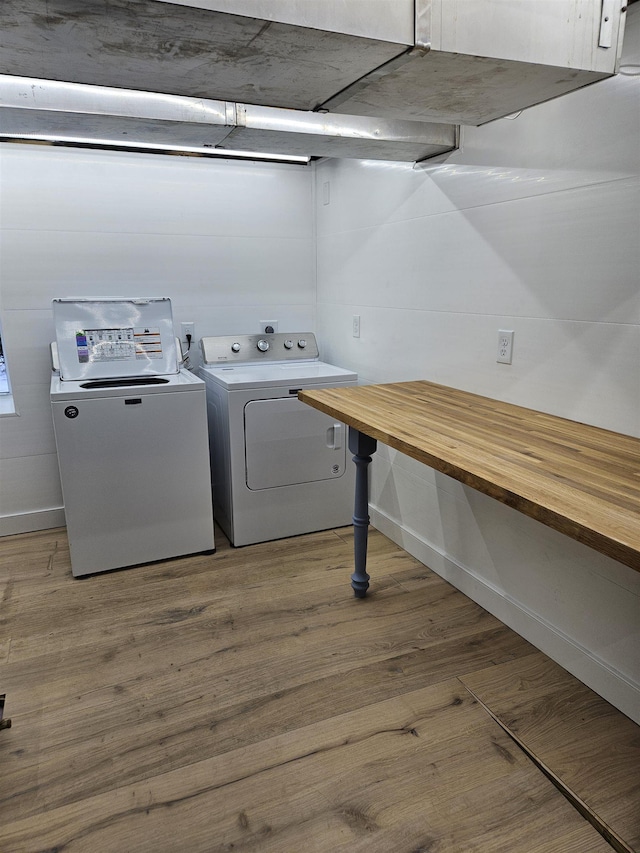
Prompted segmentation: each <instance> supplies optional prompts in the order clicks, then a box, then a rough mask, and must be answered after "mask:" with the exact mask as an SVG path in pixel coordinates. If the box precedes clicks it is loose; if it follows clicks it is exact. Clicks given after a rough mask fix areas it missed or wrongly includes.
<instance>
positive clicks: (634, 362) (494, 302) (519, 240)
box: [316, 7, 640, 722]
mask: <svg viewBox="0 0 640 853" xmlns="http://www.w3.org/2000/svg"><path fill="white" fill-rule="evenodd" d="M632 11H633V14H631V13H630V15H629V18H630V20H629V25H628V30H627V37H626V44H625V55H624V58H623V62H625V63H639V62H640V59H639V58H638V55H639V53H640V51H639V47H638V46H639V43H640V38H639V26H638V25H639V24H640V14H638V12H640V9H638V8H637V7H636V8H635V9H633V10H632ZM627 70H629V71H634V72H636V73H637V72H638V70H639V69H638V67H637V66H636V67H635V68H634V69H627ZM639 94H640V77H637V76H636V77H631V76H619V77H616V78H615V79H612V80H607V81H604V82H602V83H598V84H596V85H594V86H592V87H589V88H587V89H584V90H582V91H579V92H577V93H574V94H572V95H567V96H565V97H563V98H560V99H557V100H555V101H552V102H550V103H547V104H544V105H541V106H539V107H535V108H532V109H530V110H528V111H525V112H523V113H522V114H521V115H520V116H518V117H517V118H514V119H503V120H501V121H498V122H494V123H492V124H490V125H487V126H485V127H482V128H475V129H474V128H472V129H465V132H464V139H463V150H462V151H460V152H457V153H456V154H455V155H454V156H452V157H450V158H449V160H447V161H446V163H445V164H443V165H440V166H431V167H429V168H428V169H426V170H416V169H412V168H411V167H410V166H405V165H401V164H381V163H375V162H366V161H361V162H349V161H327V162H324V163H322V164H321V165H320V166H319V167H318V168H317V171H316V187H317V191H316V216H317V253H318V259H317V266H318V304H317V310H318V334H319V339H320V340H321V341H322V342H323V344H324V352H323V355H324V356H325V357H326V358H327V359H328V360H331V361H335V362H337V363H339V364H343V365H345V366H346V367H350V368H352V369H356V370H358V372H359V373H360V375H361V378H362V379H363V380H364V381H367V382H390V381H396V380H409V379H416V378H424V379H429V380H432V381H435V382H441V383H443V384H449V385H452V386H455V387H459V388H463V389H465V390H469V391H473V392H476V393H480V394H485V395H487V396H490V397H495V398H498V399H501V400H506V401H509V402H513V403H517V404H520V405H524V406H528V407H531V408H536V409H541V410H543V411H547V412H552V413H555V414H558V415H562V416H565V417H568V418H572V419H575V420H579V421H585V422H588V423H591V424H595V425H597V426H601V427H606V428H609V429H612V430H617V431H620V432H625V433H629V434H632V435H636V436H640V285H639V279H640V250H639V244H640V240H639V237H640V232H639V230H638V222H639V214H640V194H639V183H638V177H639V174H640V145H639V144H638V140H639V139H640V133H639V131H640V127H639ZM325 184H329V187H328V190H329V199H330V202H329V204H324V203H323V202H324V200H325V199H326V195H327V194H326V189H327V188H326V187H325ZM354 314H359V315H360V316H361V337H360V338H359V339H356V338H353V337H352V335H351V328H352V316H353V315H354ZM498 329H513V330H514V331H515V344H514V358H513V364H512V365H504V364H497V363H496V349H497V335H498ZM372 469H373V477H372V490H371V501H372V521H373V523H374V524H375V525H376V526H377V527H379V528H380V529H381V530H383V531H384V532H385V533H387V534H388V535H390V536H391V537H392V538H393V539H395V540H396V541H397V542H399V543H401V544H402V545H404V546H405V547H406V548H407V549H408V550H409V551H411V552H412V553H413V554H415V555H416V556H417V557H418V558H419V559H421V560H423V561H424V562H425V563H426V564H428V565H429V566H430V567H432V568H433V569H434V570H436V571H438V572H439V573H441V574H442V575H443V576H444V577H446V578H448V579H449V580H451V581H452V583H454V584H455V585H456V586H458V587H460V588H462V589H463V590H464V591H465V592H467V593H468V594H469V595H470V596H471V597H472V598H474V599H475V600H477V601H478V602H480V603H481V604H483V605H484V606H485V607H487V608H488V609H489V610H491V611H492V612H494V613H496V615H498V616H499V617H500V618H502V619H503V620H504V621H505V622H507V623H508V624H510V625H512V626H513V627H514V628H516V630H518V631H519V632H520V633H522V634H524V635H525V636H526V637H528V638H529V639H531V640H532V642H534V643H535V644H536V645H537V646H539V647H540V648H542V649H543V650H544V651H546V652H548V653H549V654H550V655H551V656H552V657H554V658H555V659H556V660H558V661H559V662H560V663H562V664H563V665H564V666H565V667H566V668H567V669H569V670H570V671H572V672H574V673H575V674H576V675H578V676H579V677H580V678H582V679H583V680H584V681H586V682H587V683H588V684H590V685H591V686H592V687H594V689H596V690H598V691H599V692H600V693H602V695H604V696H606V697H607V698H608V699H609V700H610V701H611V702H612V703H613V704H615V705H617V706H618V707H620V708H621V709H622V710H624V711H625V712H626V713H628V714H629V715H631V716H633V717H634V718H635V719H636V720H638V721H639V722H640V574H639V573H637V572H634V571H632V570H631V569H628V568H627V567H625V566H623V565H621V564H619V563H616V562H615V561H613V560H610V559H608V558H605V557H603V556H601V555H599V554H597V553H595V552H593V551H591V550H590V549H588V548H587V547H585V546H582V545H580V544H578V543H576V542H573V541H572V540H570V539H567V538H566V537H564V536H562V535H561V534H559V533H556V532H554V531H552V530H550V529H548V528H545V527H544V526H542V525H541V524H538V523H537V522H535V521H532V520H531V519H528V518H525V517H524V516H521V515H520V514H519V513H517V512H515V511H514V510H511V509H509V508H508V507H506V506H503V505H501V504H498V503H496V502H495V501H492V500H491V499H490V498H488V497H486V496H484V495H480V494H478V493H476V492H474V491H473V490H471V489H468V488H466V487H463V486H462V485H461V484H459V483H457V482H455V481H453V480H451V479H449V478H447V477H446V476H444V475H440V474H436V473H435V472H433V471H432V470H431V469H428V468H426V467H424V466H421V465H419V464H418V463H414V462H413V461H412V460H410V459H408V458H405V457H403V456H402V455H401V454H398V453H395V452H394V451H390V450H389V449H388V448H384V447H379V450H378V453H377V455H376V458H375V460H374V464H373V466H372ZM639 523H640V522H639ZM373 583H374V584H375V578H374V579H373Z"/></svg>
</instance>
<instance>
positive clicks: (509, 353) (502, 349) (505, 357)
mask: <svg viewBox="0 0 640 853" xmlns="http://www.w3.org/2000/svg"><path fill="white" fill-rule="evenodd" d="M512 358H513V331H511V330H509V329H498V357H497V358H496V361H499V362H500V363H501V364H511V360H512Z"/></svg>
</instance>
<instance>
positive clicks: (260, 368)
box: [200, 361, 358, 391]
mask: <svg viewBox="0 0 640 853" xmlns="http://www.w3.org/2000/svg"><path fill="white" fill-rule="evenodd" d="M200 375H201V376H202V378H203V379H204V380H205V382H208V381H212V382H215V383H216V384H218V385H221V386H222V387H223V388H226V389H227V390H228V391H240V390H243V389H246V388H276V387H278V388H282V387H288V388H290V389H294V388H303V387H308V386H309V385H320V384H328V383H330V384H331V385H337V384H339V383H342V382H346V383H351V384H353V383H355V382H357V380H358V374H357V373H353V372H352V371H351V370H345V368H343V367H336V366H335V365H334V364H327V363H326V362H324V361H298V362H294V361H292V362H277V361H276V362H264V363H263V364H228V365H226V364H225V365H209V366H207V367H202V368H201V370H200Z"/></svg>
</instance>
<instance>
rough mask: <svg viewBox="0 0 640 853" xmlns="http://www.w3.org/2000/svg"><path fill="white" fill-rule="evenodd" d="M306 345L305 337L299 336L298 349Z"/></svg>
mask: <svg viewBox="0 0 640 853" xmlns="http://www.w3.org/2000/svg"><path fill="white" fill-rule="evenodd" d="M306 345H307V342H306V341H305V339H304V338H300V340H299V341H298V346H299V347H300V349H304V348H305V347H306Z"/></svg>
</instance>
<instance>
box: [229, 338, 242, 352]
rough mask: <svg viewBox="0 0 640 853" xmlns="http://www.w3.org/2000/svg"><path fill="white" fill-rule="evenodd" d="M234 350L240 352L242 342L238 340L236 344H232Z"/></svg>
mask: <svg viewBox="0 0 640 853" xmlns="http://www.w3.org/2000/svg"><path fill="white" fill-rule="evenodd" d="M231 350H232V352H240V344H239V343H238V342H237V341H236V342H235V343H234V344H231Z"/></svg>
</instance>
